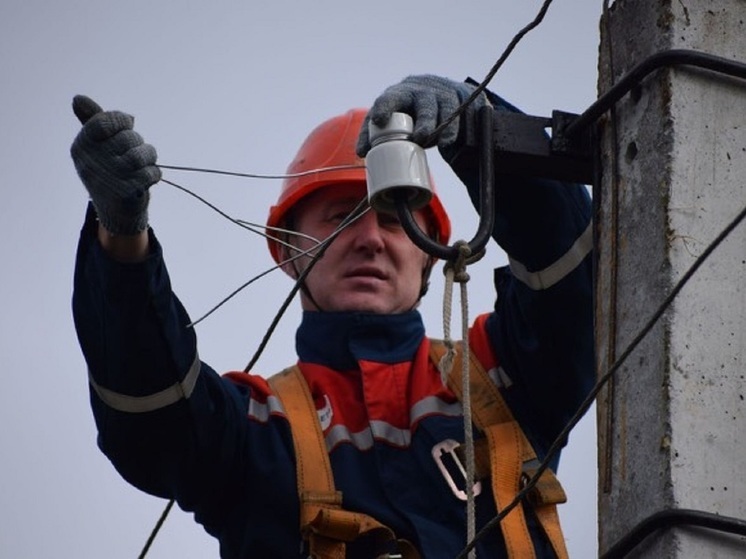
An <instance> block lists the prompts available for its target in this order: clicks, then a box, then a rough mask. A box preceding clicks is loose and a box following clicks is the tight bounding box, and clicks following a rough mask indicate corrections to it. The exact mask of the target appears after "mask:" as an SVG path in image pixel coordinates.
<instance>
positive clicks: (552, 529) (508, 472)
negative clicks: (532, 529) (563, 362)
mask: <svg viewBox="0 0 746 559" xmlns="http://www.w3.org/2000/svg"><path fill="white" fill-rule="evenodd" d="M430 342H431V343H430V358H431V359H432V361H433V362H434V363H435V364H436V365H438V364H439V363H440V360H441V358H442V356H443V355H444V354H445V353H446V347H445V345H444V344H443V342H442V341H440V340H430ZM462 354H463V352H462V344H461V343H459V344H457V346H456V357H455V359H454V362H453V367H452V369H451V372H450V374H449V376H448V381H447V384H448V387H449V388H450V389H451V390H452V391H453V392H454V393H455V394H456V396H457V397H458V398H459V400H463V387H462V370H461V367H462V365H461V355H462ZM469 361H470V362H469V387H470V391H471V406H472V421H473V422H474V424H475V425H476V427H477V428H478V429H479V430H480V431H482V432H483V433H484V434H485V439H486V441H487V445H486V447H485V445H484V444H483V443H481V442H480V441H477V443H476V444H475V454H476V456H475V461H476V464H477V473H476V475H477V478H478V479H479V478H481V477H487V476H488V475H489V477H490V478H491V482H492V494H493V496H494V498H495V505H496V506H497V509H498V510H502V509H503V508H505V506H506V505H507V504H508V503H510V502H511V501H512V500H513V499H514V498H515V496H516V495H517V494H518V492H519V491H520V489H521V483H522V482H523V481H524V480H525V479H527V478H529V477H530V476H531V473H532V472H531V470H532V469H535V466H536V465H537V463H538V461H537V459H536V452H535V451H534V449H533V447H532V446H531V444H530V443H529V441H528V439H527V438H526V436H525V434H524V433H523V430H522V429H521V428H520V426H519V425H518V422H517V421H516V420H515V418H514V417H513V414H512V413H511V411H510V408H508V406H507V404H506V403H505V400H504V399H503V397H502V395H501V394H500V391H499V390H498V389H497V386H496V385H495V383H494V382H492V381H491V380H490V378H489V375H488V374H487V372H486V371H485V370H484V367H483V366H482V364H481V363H479V361H478V360H477V359H476V357H475V356H474V354H473V352H470V359H469ZM487 465H489V466H487ZM486 467H488V468H489V472H486V471H484V470H485V468H486ZM566 500H567V499H566V497H565V493H564V491H563V490H562V486H561V485H560V483H559V481H558V480H557V478H556V477H555V476H554V474H553V473H552V472H551V471H550V470H546V471H545V472H544V473H543V474H542V476H541V478H540V480H539V483H538V484H537V485H536V487H535V488H534V491H533V492H532V493H531V495H530V496H529V501H530V503H531V504H532V505H533V509H534V512H535V514H536V518H537V520H538V521H539V523H540V525H541V527H542V529H543V530H544V533H545V534H546V536H547V538H548V539H549V541H550V542H551V544H552V547H553V548H554V552H555V554H556V555H557V557H558V558H559V559H567V557H568V554H567V549H566V548H565V541H564V537H563V536H562V529H561V527H560V524H559V516H558V514H557V507H556V505H557V503H564V502H565V501H566ZM500 528H501V530H502V533H503V539H504V540H505V546H506V548H507V551H508V557H509V558H511V559H514V558H515V559H518V558H520V559H524V558H529V559H530V558H534V557H535V556H536V554H535V551H534V545H533V542H532V541H531V536H530V534H529V531H528V526H527V524H526V515H525V510H524V503H520V504H519V505H518V506H516V507H515V508H514V509H513V510H512V511H510V512H509V513H508V515H507V516H506V517H505V518H504V519H503V520H502V522H501V524H500Z"/></svg>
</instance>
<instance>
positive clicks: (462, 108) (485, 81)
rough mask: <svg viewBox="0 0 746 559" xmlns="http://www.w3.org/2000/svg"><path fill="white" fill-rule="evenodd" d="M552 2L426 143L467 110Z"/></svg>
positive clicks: (540, 19) (542, 8)
mask: <svg viewBox="0 0 746 559" xmlns="http://www.w3.org/2000/svg"><path fill="white" fill-rule="evenodd" d="M551 3H552V0H545V1H544V4H542V6H541V9H540V10H539V13H538V14H536V17H535V18H534V19H533V21H532V22H531V23H529V24H528V25H526V26H525V27H524V28H523V29H521V30H520V31H519V32H518V33H516V35H515V36H514V37H513V39H512V40H511V41H510V43H508V46H507V47H506V48H505V51H503V53H502V54H501V55H500V58H498V59H497V62H495V64H494V65H493V66H492V68H491V69H490V71H489V72H488V73H487V76H485V78H484V79H483V80H482V82H481V83H480V84H479V85H478V86H477V88H476V89H475V90H474V91H473V92H472V94H471V95H469V97H468V98H467V99H466V101H464V102H463V103H462V104H461V105H460V106H459V107H458V108H457V109H456V110H455V111H453V113H452V114H451V115H450V116H449V117H448V118H447V119H445V121H443V122H442V123H441V124H440V125H439V126H438V127H437V128H435V130H433V131H432V133H431V134H430V136H428V138H427V140H425V142H424V145H432V144H433V143H434V142H435V139H436V138H437V137H438V136H439V135H440V133H441V132H442V131H443V130H444V129H445V128H446V127H447V126H448V125H449V124H451V122H453V121H454V120H456V119H457V118H458V117H459V116H461V114H462V113H463V112H464V111H465V110H466V108H467V107H468V106H469V105H471V104H472V103H473V102H474V100H475V99H476V98H477V97H479V95H481V93H482V92H483V91H484V90H485V89H486V88H487V85H488V84H489V83H490V82H491V81H492V78H494V77H495V74H497V72H498V70H499V69H500V68H501V67H502V65H503V64H504V63H505V61H506V60H507V59H508V57H509V56H510V55H511V54H512V53H513V50H514V49H515V47H516V46H517V45H518V43H519V42H520V41H521V39H523V37H524V36H525V35H526V34H527V33H528V32H529V31H531V30H532V29H534V28H536V27H538V26H539V24H540V23H541V22H542V21H543V19H544V16H545V15H546V13H547V11H548V10H549V6H550V4H551Z"/></svg>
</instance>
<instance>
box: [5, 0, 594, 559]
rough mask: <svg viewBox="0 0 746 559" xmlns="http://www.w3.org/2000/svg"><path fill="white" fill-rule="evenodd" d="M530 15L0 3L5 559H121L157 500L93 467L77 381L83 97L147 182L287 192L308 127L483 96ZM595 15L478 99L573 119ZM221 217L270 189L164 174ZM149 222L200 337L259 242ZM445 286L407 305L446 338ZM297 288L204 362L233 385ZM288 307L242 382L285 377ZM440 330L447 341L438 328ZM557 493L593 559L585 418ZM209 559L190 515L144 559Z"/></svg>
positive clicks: (457, 223)
mask: <svg viewBox="0 0 746 559" xmlns="http://www.w3.org/2000/svg"><path fill="white" fill-rule="evenodd" d="M540 4H541V2H540V1H539V0H530V1H524V2H514V1H509V0H491V1H488V0H464V1H462V2H453V1H448V2H447V1H443V0H408V1H401V0H377V1H376V2H361V1H356V0H346V1H342V0H317V1H316V2H300V1H295V2H292V1H288V0H274V1H272V2H246V1H244V2H227V1H215V2H210V3H207V2H197V1H191V0H182V1H179V2H177V1H175V0H168V1H158V0H148V1H145V0H130V1H128V2H111V1H102V0H96V1H94V0H68V1H66V2H58V1H54V0H46V1H43V0H5V1H4V2H2V4H1V5H0V76H2V86H0V172H1V173H2V174H1V175H0V176H2V204H0V227H2V238H3V239H4V240H3V242H2V244H0V251H1V252H0V255H1V257H2V261H3V262H4V271H3V274H2V290H0V298H2V299H1V300H2V307H1V308H2V313H0V332H1V335H0V356H2V360H3V363H4V365H5V366H4V386H3V390H2V391H1V392H0V447H1V448H2V456H3V457H2V461H0V472H1V473H2V475H0V502H1V503H2V506H0V557H8V558H10V557H13V558H42V557H76V558H100V557H107V558H111V559H119V558H122V559H134V558H135V557H137V555H138V554H139V552H140V549H141V547H142V545H143V543H144V541H145V539H146V538H147V536H148V534H149V533H150V530H151V528H152V527H153V524H154V523H155V521H156V519H157V518H158V516H159V515H160V513H161V511H162V509H163V507H164V505H165V502H164V501H162V500H160V499H156V498H154V497H150V496H148V495H145V494H143V493H140V492H139V491H137V490H136V489H134V488H132V487H130V486H129V485H127V483H126V482H124V481H123V480H122V479H121V478H120V477H119V476H118V475H117V473H116V472H115V471H114V469H113V467H112V466H111V465H110V464H109V462H108V461H107V459H106V458H105V457H104V456H103V455H102V454H101V453H100V452H99V451H98V449H97V447H96V438H95V437H96V435H95V430H94V424H93V419H92V415H91V413H90V410H89V407H88V388H87V379H86V369H85V364H84V361H83V358H82V356H81V353H80V350H79V348H78V345H77V341H76V338H75V333H74V330H73V324H72V318H71V312H70V295H71V285H72V269H73V259H74V253H75V246H76V241H77V235H78V231H79V228H80V225H81V223H82V218H83V214H84V211H85V205H86V194H85V191H84V189H83V187H82V185H81V184H80V182H79V180H78V178H77V176H76V175H75V171H74V169H73V165H72V162H71V160H70V157H69V146H70V143H71V141H72V139H73V137H74V135H75V134H76V132H77V130H78V128H79V125H78V124H77V122H76V119H75V117H74V116H73V114H72V111H71V108H70V102H71V99H72V97H73V95H74V94H76V93H85V94H87V95H89V96H91V97H93V98H94V99H95V100H97V101H98V102H99V103H100V104H101V105H102V106H104V107H105V108H117V109H121V110H124V111H127V112H129V113H131V114H134V115H135V116H136V118H137V122H136V128H137V130H138V131H139V132H140V133H142V134H143V135H144V137H145V138H146V140H147V141H149V142H150V143H152V144H154V145H155V146H156V148H157V149H158V152H159V162H161V163H163V164H171V165H192V166H199V167H212V168H217V169H225V170H232V171H243V172H255V173H282V172H283V171H284V169H285V167H286V165H287V163H288V162H289V161H290V159H291V158H292V156H293V155H294V153H295V151H296V149H297V147H298V146H299V144H300V142H301V141H302V139H303V138H304V137H305V135H306V134H307V133H308V132H309V131H310V130H311V129H312V128H313V127H314V126H315V125H316V124H318V123H319V122H320V121H321V120H323V119H326V118H327V117H329V116H332V115H334V114H338V113H340V112H342V111H344V110H346V109H348V108H350V107H353V106H366V105H368V104H369V103H371V102H372V100H373V99H374V98H375V97H376V95H377V94H378V93H380V92H381V91H382V90H383V89H384V88H385V87H386V86H387V85H390V84H391V83H394V82H397V81H399V80H400V79H401V78H403V77H405V76H406V75H408V74H416V73H436V74H441V75H445V76H448V77H452V78H455V79H462V78H465V77H467V76H472V77H474V78H477V79H481V78H482V77H483V76H484V75H485V74H486V73H487V72H488V70H489V69H490V68H491V66H492V65H493V63H494V62H495V60H496V59H497V57H498V56H499V55H500V53H501V52H502V50H503V49H504V47H505V46H506V45H507V44H508V42H509V41H510V39H511V38H512V37H513V35H514V34H515V33H516V32H517V31H518V30H519V29H520V28H522V27H523V26H524V25H526V24H527V23H528V22H529V21H531V20H532V19H533V18H534V16H535V14H536V12H537V11H538V9H539V7H540ZM601 5H602V2H601V0H573V1H572V2H568V1H562V0H556V1H555V3H554V4H553V5H552V7H551V8H550V10H549V12H548V14H547V16H546V19H545V22H544V23H543V24H542V25H541V26H540V27H539V28H538V29H536V30H535V31H533V32H532V33H530V34H529V35H528V36H527V37H526V38H525V39H524V40H523V42H522V43H521V44H520V45H519V46H518V48H517V49H516V51H515V53H514V54H513V56H512V57H511V58H510V60H509V61H508V63H507V64H506V65H505V67H504V68H503V70H501V72H500V73H499V74H498V75H497V77H496V78H495V80H493V82H492V85H491V89H493V90H494V91H496V92H498V93H500V94H502V95H503V96H504V97H506V98H507V99H508V100H510V101H511V102H513V103H515V104H517V105H518V106H520V107H521V108H522V109H523V110H524V111H526V112H528V113H531V114H536V115H549V114H550V113H551V111H552V110H553V109H561V110H566V111H571V112H582V110H584V109H585V108H586V107H587V106H588V105H590V104H591V103H592V102H593V100H594V99H595V97H596V74H597V69H596V61H597V51H598V20H599V16H600V13H601ZM428 153H429V158H430V162H431V167H432V170H433V174H434V175H435V178H436V182H437V184H438V189H439V192H440V194H441V196H442V198H443V199H444V203H445V204H446V207H447V208H448V210H449V212H450V213H451V217H452V219H453V221H454V228H455V235H454V238H471V237H472V235H473V233H474V230H475V223H476V221H475V217H474V211H473V209H472V208H471V206H470V205H469V203H468V201H467V197H466V195H465V192H464V189H463V188H462V186H461V185H460V184H459V183H458V181H456V180H455V179H454V178H453V176H452V175H451V174H450V171H449V170H447V169H446V168H445V166H444V165H443V164H442V162H441V161H440V160H439V157H438V155H437V153H436V152H435V151H432V152H428ZM164 176H165V177H166V178H169V179H171V180H174V181H176V182H178V183H180V184H183V185H185V186H188V187H190V188H192V189H194V190H195V191H197V192H198V193H199V194H200V195H202V196H205V197H207V198H208V199H210V200H211V201H212V202H214V203H216V204H217V205H219V206H220V207H221V208H223V209H224V210H226V211H228V212H229V213H231V214H232V215H234V216H237V217H240V218H243V219H246V220H250V221H255V222H260V223H261V222H263V221H264V219H265V217H266V213H267V209H268V207H269V205H270V204H271V203H272V202H273V201H274V200H275V198H276V196H277V194H278V191H279V186H280V185H279V182H277V181H268V180H263V181H262V180H245V179H243V180H237V179H226V178H220V177H216V176H213V175H204V174H200V175H198V174H184V173H175V172H165V173H164ZM151 223H152V225H153V226H154V228H155V230H156V232H157V234H158V235H159V238H160V239H161V242H162V243H163V245H164V248H165V253H166V259H167V262H168V265H169V270H170V272H171V275H172V279H173V285H174V289H175V290H176V292H177V293H178V294H179V296H180V298H181V299H182V300H183V302H184V303H185V305H186V307H187V308H188V309H189V310H190V312H191V314H192V317H193V318H195V317H197V316H199V315H201V314H202V313H203V312H205V311H206V310H207V309H209V308H210V307H211V306H212V305H213V304H215V303H216V302H217V301H219V300H220V299H221V298H222V297H223V296H225V295H226V294H228V293H229V292H230V291H232V290H233V289H235V288H236V287H237V286H238V285H240V284H241V283H243V282H244V281H246V280H247V279H248V278H249V277H252V276H254V275H256V274H258V273H259V272H261V271H263V270H265V269H266V268H268V267H269V266H270V264H271V259H270V257H269V255H268V253H267V250H266V245H265V242H264V241H263V240H262V239H261V238H259V237H256V236H251V235H249V234H247V233H245V232H244V231H242V230H239V229H238V228H236V227H235V226H233V225H231V224H230V223H228V222H226V221H225V220H223V219H222V218H220V217H219V216H217V214H215V213H213V212H211V211H210V210H208V209H207V208H205V207H204V206H203V205H201V204H199V203H197V202H196V201H195V200H194V199H192V198H191V197H189V196H186V195H184V194H183V193H181V192H179V191H177V190H175V189H174V188H173V187H171V186H168V185H166V184H160V185H157V186H156V187H155V188H154V190H153V203H152V210H151ZM503 262H504V256H503V255H502V253H501V252H500V251H499V249H498V248H497V247H496V246H492V247H491V248H490V250H489V253H488V255H487V257H486V259H485V260H484V261H483V262H482V263H480V264H479V265H477V266H476V267H475V268H474V270H473V271H472V274H471V275H472V278H473V279H472V282H471V283H470V285H469V289H470V305H471V309H472V313H474V314H476V312H478V311H482V310H486V309H488V308H489V307H490V306H491V304H492V300H493V292H492V289H491V268H492V267H494V266H495V265H496V264H499V263H503ZM439 277H440V274H437V273H436V274H435V275H434V282H433V283H434V284H436V285H434V286H433V289H432V292H431V293H430V295H429V296H428V297H427V299H426V300H425V302H424V305H423V307H422V311H423V315H424V316H425V320H426V323H427V325H428V330H429V333H430V334H431V335H433V336H439V335H442V323H441V318H440V316H441V294H442V285H441V284H442V282H441V281H440V280H439V279H438V278H439ZM290 287H291V284H290V281H289V280H287V279H285V278H284V277H282V276H281V274H279V273H275V274H272V275H270V276H269V277H268V278H265V279H264V280H262V281H259V282H257V283H256V284H254V285H253V286H251V287H250V288H248V289H247V290H246V291H245V292H243V293H242V294H241V295H240V296H238V297H236V298H235V299H234V300H233V301H232V302H231V303H229V304H228V305H226V306H225V307H224V308H223V309H221V310H220V311H219V312H218V313H216V314H215V315H213V316H212V317H210V318H209V319H208V320H206V321H205V322H204V323H201V324H200V325H199V326H198V327H197V333H198V337H199V342H200V355H201V357H202V358H203V359H204V360H205V361H207V362H209V363H210V364H211V365H212V366H213V367H214V368H215V369H216V370H218V371H228V370H235V369H239V370H240V369H243V367H244V366H245V364H246V362H247V361H248V359H249V357H250V356H251V354H252V353H253V351H254V349H255V348H256V346H257V343H258V341H259V340H260V339H261V336H262V334H263V333H264V331H265V330H266V328H267V326H268V325H269V323H270V321H271V319H272V317H273V316H274V314H275V312H276V310H277V308H278V307H279V305H280V303H281V301H282V300H283V299H284V297H285V295H286V293H287V291H288V290H289V288H290ZM298 312H299V311H298V307H297V306H293V307H292V308H291V309H290V310H289V311H288V315H287V316H286V318H285V319H284V320H283V322H282V323H281V326H280V328H279V330H278V332H277V333H276V334H275V336H274V338H273V340H272V342H271V343H270V345H269V347H268V349H267V351H266V352H265V354H264V356H263V358H262V359H261V361H260V362H259V364H258V366H257V368H256V370H257V372H262V373H265V374H271V373H274V372H276V371H278V370H280V369H281V368H282V367H284V366H286V365H288V364H289V363H291V362H292V361H293V360H294V352H293V331H294V326H295V324H296V323H297V317H298ZM454 328H457V324H455V323H454ZM559 473H560V479H561V480H562V481H563V483H564V484H565V487H566V489H567V491H568V494H569V497H570V502H569V504H567V505H564V506H563V507H561V515H562V517H563V523H564V528H565V533H566V537H567V539H568V545H569V549H570V552H571V553H570V555H571V557H576V558H577V557H580V558H586V557H595V556H596V504H595V489H596V444H595V427H594V413H593V412H591V413H589V414H588V415H587V416H586V418H585V419H584V420H583V422H582V423H581V424H580V425H579V427H578V428H577V429H576V431H575V432H573V434H572V436H571V439H570V446H569V448H568V449H567V450H566V452H565V454H564V455H563V460H562V465H561V467H560V472H559ZM148 556H149V557H150V558H152V559H158V558H166V557H168V558H171V557H180V558H182V559H191V558H203V557H204V558H206V557H217V556H218V551H217V545H216V543H215V542H214V541H213V540H212V539H211V538H210V537H209V536H207V535H206V533H204V532H203V530H202V528H201V527H200V526H199V525H197V524H196V523H194V521H193V520H192V518H191V515H189V514H187V513H184V512H182V511H181V510H174V511H173V512H172V514H171V517H170V518H169V520H168V521H167V523H166V525H165V527H164V529H163V531H162V533H161V534H160V535H159V537H158V539H157V540H156V542H155V544H154V546H153V548H152V550H151V552H150V553H149V555H148Z"/></svg>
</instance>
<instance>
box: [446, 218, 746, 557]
mask: <svg viewBox="0 0 746 559" xmlns="http://www.w3.org/2000/svg"><path fill="white" fill-rule="evenodd" d="M744 218H746V207H744V208H743V209H742V210H741V211H740V212H739V213H738V215H737V216H736V217H735V218H734V219H733V221H731V222H730V223H729V224H728V225H727V226H726V227H725V229H723V230H722V231H721V232H720V234H719V235H718V236H717V237H715V240H714V241H712V243H710V244H709V245H708V247H707V248H706V249H705V250H704V252H703V253H702V254H701V255H700V256H699V257H698V258H697V259H696V260H695V261H694V263H693V264H692V266H691V267H690V268H689V269H688V270H687V271H686V273H684V275H683V276H682V277H681V279H679V281H678V282H677V283H676V285H675V286H674V287H673V289H671V292H670V293H669V294H668V296H667V297H666V298H665V299H664V300H663V302H662V303H661V304H660V306H659V307H658V309H657V310H656V311H655V312H654V313H653V315H652V316H651V317H650V319H648V321H647V323H645V326H643V327H642V329H641V330H640V332H639V333H638V334H637V336H635V337H634V339H633V340H632V341H631V342H630V343H629V345H628V346H627V348H626V349H625V350H624V351H623V352H622V353H621V354H620V355H619V357H618V358H617V360H616V361H615V362H614V364H613V365H612V366H611V367H610V368H609V370H608V372H606V373H605V374H604V375H603V376H602V377H601V378H600V379H599V380H598V382H597V383H596V385H595V386H594V387H593V389H592V390H591V391H590V393H589V394H588V396H586V398H585V400H583V402H582V403H581V404H580V407H579V408H578V411H577V412H575V415H573V416H572V417H571V418H570V420H569V421H568V422H567V424H566V425H565V427H564V428H563V429H562V431H561V432H560V434H559V435H558V436H557V438H556V439H555V440H554V442H553V443H552V445H551V446H550V447H549V449H548V450H547V453H546V456H545V457H544V460H543V461H542V462H541V464H539V467H538V468H537V469H536V473H535V474H534V476H533V477H532V478H531V479H530V480H529V481H528V482H527V483H526V485H525V487H524V488H523V489H522V490H521V491H519V492H518V494H517V495H516V496H515V498H514V499H513V500H512V501H511V502H510V503H509V504H508V505H507V506H506V507H505V508H504V509H503V510H502V511H500V513H499V514H498V515H497V516H495V517H494V518H493V519H492V520H490V521H489V522H488V523H487V524H485V525H484V527H483V528H482V529H481V530H480V531H479V533H478V534H477V535H476V537H475V538H474V540H473V541H471V542H470V543H469V545H467V546H466V547H465V548H464V549H463V550H462V551H461V553H460V554H459V555H458V556H457V558H456V559H465V558H466V553H468V552H469V551H470V550H472V549H473V548H474V547H475V546H476V544H477V542H478V541H479V540H480V539H481V538H483V537H484V536H485V534H487V532H489V531H490V530H492V529H493V528H494V527H495V526H496V525H497V524H499V523H500V522H501V521H502V519H503V518H505V517H506V516H507V515H508V513H509V512H510V511H511V510H513V509H514V508H515V507H516V506H517V505H518V503H520V502H521V501H522V500H523V499H524V498H525V497H526V495H527V494H528V493H529V492H530V491H531V490H532V489H533V488H534V487H535V486H536V484H537V483H538V481H539V478H540V477H541V475H542V474H543V473H544V472H545V471H546V469H547V468H548V467H549V462H550V460H551V459H552V458H553V457H554V455H555V454H557V452H558V451H559V450H560V449H561V448H562V447H563V446H564V445H565V442H566V439H567V435H568V434H569V433H570V431H572V429H573V428H574V427H575V425H577V424H578V422H579V421H580V420H581V418H582V417H583V415H585V413H586V412H587V411H588V409H589V408H590V407H591V406H592V405H593V402H594V401H595V399H596V396H597V395H598V393H599V392H600V391H601V389H602V388H603V387H604V385H605V384H606V383H607V382H608V380H609V379H610V378H611V377H613V376H614V374H615V373H616V372H617V371H618V370H619V369H620V368H621V366H622V365H623V364H624V362H625V361H626V360H627V358H628V357H629V356H630V354H631V353H632V352H633V351H634V350H635V349H636V348H637V346H638V345H639V344H640V342H642V340H643V339H644V338H645V337H646V336H647V335H648V333H649V332H650V330H652V329H653V326H655V324H656V323H657V322H658V320H659V319H660V317H661V316H662V315H663V313H664V312H665V311H666V310H667V309H668V307H669V306H670V305H671V303H672V302H673V300H674V299H675V298H676V296H677V295H678V294H679V292H680V291H681V290H682V289H683V288H684V286H685V285H686V284H687V283H688V282H689V280H690V279H691V278H692V276H693V275H694V274H695V273H696V272H697V270H698V269H699V268H700V267H701V266H702V264H703V263H704V262H705V261H706V260H707V259H708V258H709V257H710V255H711V254H712V253H713V252H714V251H715V249H716V248H717V247H718V246H719V245H720V243H722V242H723V241H724V240H725V239H726V238H727V237H728V236H729V235H730V234H731V232H733V230H734V229H735V228H736V227H738V225H739V224H740V223H741V222H742V221H743V220H744Z"/></svg>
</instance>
